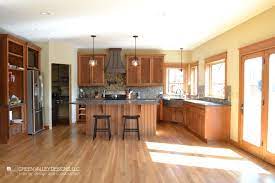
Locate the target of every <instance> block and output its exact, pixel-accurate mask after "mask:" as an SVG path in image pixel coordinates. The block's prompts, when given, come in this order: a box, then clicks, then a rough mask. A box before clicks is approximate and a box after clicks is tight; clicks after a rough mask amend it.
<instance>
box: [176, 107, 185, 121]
mask: <svg viewBox="0 0 275 183" xmlns="http://www.w3.org/2000/svg"><path fill="white" fill-rule="evenodd" d="M175 121H176V122H178V123H182V124H183V122H184V115H183V110H182V109H176V110H175Z"/></svg>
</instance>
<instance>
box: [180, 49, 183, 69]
mask: <svg viewBox="0 0 275 183" xmlns="http://www.w3.org/2000/svg"><path fill="white" fill-rule="evenodd" d="M182 49H183V48H180V72H182Z"/></svg>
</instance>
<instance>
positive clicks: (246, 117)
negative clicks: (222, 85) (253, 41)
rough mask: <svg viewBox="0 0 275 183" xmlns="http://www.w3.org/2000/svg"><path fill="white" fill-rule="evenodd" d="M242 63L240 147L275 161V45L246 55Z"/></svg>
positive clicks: (269, 160)
mask: <svg viewBox="0 0 275 183" xmlns="http://www.w3.org/2000/svg"><path fill="white" fill-rule="evenodd" d="M240 66H241V67H240V77H241V78H240V82H241V83H240V102H241V105H240V144H241V147H242V148H244V149H245V150H247V151H249V152H251V153H253V154H255V155H256V156H258V157H260V158H262V159H264V160H266V161H268V162H270V163H272V164H275V113H274V111H275V49H268V50H265V51H260V52H256V53H251V54H248V55H245V56H243V57H242V59H241V65H240Z"/></svg>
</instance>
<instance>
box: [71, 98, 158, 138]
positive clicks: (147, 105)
mask: <svg viewBox="0 0 275 183" xmlns="http://www.w3.org/2000/svg"><path fill="white" fill-rule="evenodd" d="M71 104H76V105H85V106H86V122H85V133H86V135H93V128H94V119H93V115H102V114H106V115H111V131H112V135H118V136H122V132H123V120H122V116H123V115H140V120H139V128H140V134H141V136H142V137H148V136H154V135H155V134H156V125H157V105H158V104H159V100H158V99H133V100H106V99H105V100H104V99H78V100H76V101H75V102H72V103H71ZM100 125H101V126H100ZM103 125H104V123H98V126H99V127H103ZM135 125H136V123H135V122H133V123H132V122H130V123H129V126H128V127H130V128H132V127H135ZM128 134H129V135H132V134H133V135H136V134H134V133H128Z"/></svg>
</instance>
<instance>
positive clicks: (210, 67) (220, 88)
mask: <svg viewBox="0 0 275 183" xmlns="http://www.w3.org/2000/svg"><path fill="white" fill-rule="evenodd" d="M225 71H226V53H222V54H219V55H216V56H213V57H210V58H208V59H206V67H205V96H207V97H214V98H222V99H224V98H225V85H226V72H225Z"/></svg>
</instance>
